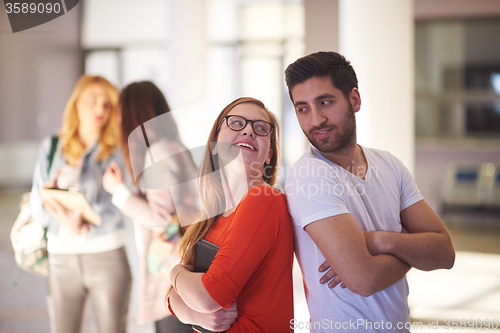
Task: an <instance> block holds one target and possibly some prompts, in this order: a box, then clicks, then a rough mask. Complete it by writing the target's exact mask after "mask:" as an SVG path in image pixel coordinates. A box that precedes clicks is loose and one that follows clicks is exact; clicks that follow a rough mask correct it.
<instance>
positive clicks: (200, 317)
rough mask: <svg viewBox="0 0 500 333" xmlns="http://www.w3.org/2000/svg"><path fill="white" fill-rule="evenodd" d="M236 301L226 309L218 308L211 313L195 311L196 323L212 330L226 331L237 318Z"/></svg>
mask: <svg viewBox="0 0 500 333" xmlns="http://www.w3.org/2000/svg"><path fill="white" fill-rule="evenodd" d="M236 307H237V304H236V302H234V303H233V305H231V307H230V308H228V309H220V310H219V311H216V312H212V313H199V312H197V314H196V315H197V318H196V322H197V325H199V326H201V327H203V328H205V329H207V330H209V331H214V332H221V331H227V330H228V329H230V328H231V325H232V324H233V323H234V322H235V321H236V318H238V310H237V309H236Z"/></svg>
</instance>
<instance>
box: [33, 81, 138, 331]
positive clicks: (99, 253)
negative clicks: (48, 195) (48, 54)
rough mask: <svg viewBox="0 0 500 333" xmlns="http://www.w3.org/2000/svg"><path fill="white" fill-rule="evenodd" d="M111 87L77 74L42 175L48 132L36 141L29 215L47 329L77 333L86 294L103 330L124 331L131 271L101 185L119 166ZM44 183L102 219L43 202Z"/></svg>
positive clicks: (118, 220) (115, 213)
mask: <svg viewBox="0 0 500 333" xmlns="http://www.w3.org/2000/svg"><path fill="white" fill-rule="evenodd" d="M117 104H118V93H117V91H116V89H115V88H114V87H113V86H112V85H111V84H110V83H109V82H108V81H107V80H106V79H104V78H102V77H100V76H88V75H84V76H82V77H81V78H80V79H79V81H78V82H77V84H76V86H75V88H74V90H73V93H72V94H71V97H70V99H69V101H68V104H67V106H66V109H65V110H64V114H63V124H62V128H61V131H60V133H59V141H58V145H57V150H56V153H55V156H54V159H53V162H52V168H51V171H50V174H49V175H47V174H46V171H47V163H48V160H47V158H48V155H49V150H50V146H51V138H50V137H49V138H46V139H45V140H44V141H43V142H42V144H41V147H40V150H39V154H38V158H37V162H36V166H35V172H34V175H33V188H32V191H31V197H30V205H31V211H32V216H33V219H34V220H35V221H37V222H39V223H41V224H42V226H43V227H47V228H48V231H47V250H48V253H49V276H48V287H47V303H48V310H49V316H50V324H51V331H52V332H57V333H59V332H64V333H79V332H80V330H81V326H82V319H83V313H84V308H85V303H86V300H87V298H90V300H91V301H92V308H93V310H94V315H95V318H96V323H97V329H98V331H99V332H101V333H125V332H126V327H127V311H128V304H129V298H130V287H131V274H130V268H129V263H128V260H127V255H126V253H125V230H124V223H123V220H122V215H121V213H120V211H119V209H117V208H116V207H115V206H114V205H113V204H112V203H111V195H109V194H108V193H107V192H106V191H105V190H104V188H103V187H102V176H103V174H104V172H105V170H106V168H107V166H108V165H109V164H110V163H111V162H112V161H116V163H117V165H121V164H122V162H121V154H120V153H119V149H118V148H117V144H118V140H119V136H118V130H117V126H116V122H115V116H116V113H115V109H116V106H117ZM43 187H49V188H53V187H58V188H61V189H68V188H74V189H78V190H79V191H81V192H82V193H83V194H84V195H85V198H86V199H87V201H88V202H89V203H90V205H91V206H92V208H93V210H94V211H95V212H96V213H97V214H98V215H99V216H100V218H101V221H102V224H101V225H93V224H90V223H88V221H86V220H85V219H83V218H82V212H81V210H77V211H69V210H67V209H65V208H64V207H63V206H62V205H61V204H59V203H58V202H57V201H55V200H53V199H46V200H45V201H43V202H42V199H41V197H40V194H39V191H38V190H39V189H40V188H43Z"/></svg>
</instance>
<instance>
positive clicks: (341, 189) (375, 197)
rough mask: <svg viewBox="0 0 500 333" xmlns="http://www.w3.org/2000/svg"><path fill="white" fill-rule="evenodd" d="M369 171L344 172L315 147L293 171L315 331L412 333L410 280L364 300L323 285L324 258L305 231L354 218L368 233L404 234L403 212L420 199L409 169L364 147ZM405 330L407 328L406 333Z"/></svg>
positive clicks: (292, 197)
mask: <svg viewBox="0 0 500 333" xmlns="http://www.w3.org/2000/svg"><path fill="white" fill-rule="evenodd" d="M361 148H362V150H363V152H364V154H365V157H366V160H367V163H368V170H367V172H366V176H365V180H362V179H361V178H359V177H357V176H356V174H357V173H358V171H361V170H353V169H350V170H349V171H352V172H353V173H354V174H353V173H351V172H349V171H347V170H345V169H343V168H341V167H340V166H338V165H337V164H335V163H333V162H331V161H329V160H328V159H326V158H325V157H324V156H323V155H322V154H321V153H320V152H319V151H318V150H317V149H316V148H315V147H313V146H310V147H309V149H308V150H307V151H306V152H305V154H304V155H303V156H302V157H301V158H300V159H299V161H297V163H295V165H294V166H293V167H292V168H291V169H290V170H289V172H288V175H287V179H286V183H285V194H286V197H287V201H288V209H289V211H290V215H291V216H292V221H293V224H294V233H295V251H296V255H297V259H298V262H299V264H300V267H301V269H302V274H303V277H304V283H305V291H306V298H307V304H308V307H309V312H310V314H311V323H309V324H308V325H310V326H309V327H310V329H311V332H331V331H332V330H338V331H342V332H380V331H383V332H409V330H408V322H409V308H408V301H407V298H408V284H407V281H406V277H403V278H402V279H401V280H399V281H398V282H396V283H395V284H394V285H392V286H390V287H389V288H387V289H385V290H382V291H379V292H376V293H374V294H373V295H371V296H370V297H363V296H361V295H358V294H355V293H353V292H351V291H350V290H348V289H341V288H340V284H339V285H337V286H336V287H335V288H333V289H330V288H328V286H327V285H326V284H324V285H323V284H320V283H319V279H320V278H321V276H322V275H323V274H324V273H320V272H319V271H318V267H319V266H320V265H321V264H322V263H323V262H324V261H325V258H324V257H323V255H322V253H321V252H320V250H319V249H318V247H317V246H316V244H315V243H314V242H313V240H312V239H311V237H309V234H308V233H307V232H306V231H305V230H304V228H305V226H306V225H308V224H309V223H312V222H315V221H317V220H320V219H324V218H327V217H331V216H335V215H340V214H345V213H350V214H351V215H352V216H353V217H354V218H355V219H356V221H357V222H358V223H359V225H360V226H361V229H362V230H364V231H376V230H385V231H395V232H400V231H401V219H400V212H401V211H402V210H404V209H406V208H407V207H409V206H411V205H413V204H415V203H416V202H418V201H420V200H422V199H423V198H422V195H421V194H420V192H419V191H418V189H417V186H416V184H415V182H414V181H413V179H412V177H411V174H410V173H409V171H408V169H407V168H406V167H405V166H404V165H403V164H402V163H401V161H400V160H398V159H397V158H396V157H394V156H393V155H391V154H390V153H388V152H385V151H381V150H376V149H370V148H364V147H361ZM405 325H406V328H405Z"/></svg>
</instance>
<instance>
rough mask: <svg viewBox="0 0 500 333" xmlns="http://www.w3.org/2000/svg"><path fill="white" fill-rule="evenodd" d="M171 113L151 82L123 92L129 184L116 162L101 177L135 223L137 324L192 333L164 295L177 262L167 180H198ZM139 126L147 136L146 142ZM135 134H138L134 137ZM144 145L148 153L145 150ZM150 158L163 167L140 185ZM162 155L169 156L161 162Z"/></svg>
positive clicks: (189, 195)
mask: <svg viewBox="0 0 500 333" xmlns="http://www.w3.org/2000/svg"><path fill="white" fill-rule="evenodd" d="M169 111H170V108H169V106H168V104H167V101H166V99H165V97H164V96H163V94H162V93H161V91H160V90H159V89H158V87H156V85H154V84H153V83H152V82H149V81H144V82H136V83H132V84H130V85H128V86H126V87H125V88H123V90H122V92H121V94H120V101H119V107H118V113H117V118H118V123H119V125H120V128H121V140H120V146H121V150H122V152H123V155H124V160H125V165H126V167H127V171H128V175H126V176H128V177H126V178H127V179H129V180H130V183H129V184H127V185H126V184H125V180H124V175H123V174H122V172H121V170H120V168H119V167H118V165H117V164H116V163H112V164H111V165H110V166H109V167H108V169H107V171H106V173H105V174H104V176H103V186H104V188H105V189H106V191H108V192H109V193H110V194H112V195H113V198H112V202H113V204H115V205H116V207H118V208H119V209H120V210H121V211H122V213H123V214H125V215H126V216H128V217H130V218H132V219H133V221H134V222H135V223H134V229H135V235H136V247H137V251H138V256H139V305H138V317H137V320H138V323H139V324H144V323H147V322H151V321H154V322H155V330H156V333H166V332H192V331H193V329H192V328H191V326H190V325H184V324H182V323H181V322H180V321H179V320H178V319H177V318H176V317H174V316H171V315H170V313H169V312H168V311H167V310H166V307H165V292H166V290H168V288H169V286H170V284H169V281H168V278H167V274H168V272H169V271H170V269H171V268H172V267H173V266H174V265H175V264H176V263H178V262H179V260H180V257H179V254H178V241H179V240H180V236H181V229H180V226H179V221H178V219H177V218H176V206H175V205H174V198H173V196H172V193H171V191H170V190H169V187H168V184H166V181H167V180H168V179H170V180H171V182H173V181H174V180H175V183H182V182H183V181H186V180H190V179H194V178H196V167H195V164H194V163H193V160H192V158H191V155H190V154H189V152H188V150H187V149H186V147H184V145H183V144H182V142H181V140H180V137H179V133H178V130H177V126H176V124H175V121H174V119H173V117H172V115H171V113H170V112H169ZM142 128H145V132H144V133H147V144H146V139H145V137H144V133H143V132H142ZM134 130H135V132H134ZM133 132H134V133H133ZM135 133H139V134H140V135H139V136H135ZM129 137H130V138H131V140H129ZM148 146H149V151H148V150H147V149H145V148H147V147H148ZM172 156H174V157H172ZM151 157H152V158H153V159H154V158H155V157H157V158H158V159H159V160H160V161H158V163H163V165H161V168H160V169H159V170H160V171H161V172H160V173H153V175H151V176H150V178H155V179H152V180H153V181H154V182H156V184H151V183H149V184H144V182H143V180H144V179H143V177H142V176H144V173H143V174H141V172H142V171H144V169H147V167H148V165H150V164H151V159H150V158H151ZM163 157H171V158H168V159H166V160H164V161H162V159H163ZM146 171H147V170H146ZM136 179H137V181H138V184H137V183H136ZM151 185H158V186H151ZM184 189H185V190H184V191H182V192H181V193H177V195H178V196H179V198H178V199H179V200H180V201H179V202H187V203H188V206H190V205H191V204H192V201H193V199H194V198H195V191H196V189H193V191H191V192H190V191H189V190H186V189H189V188H186V187H184ZM177 208H180V207H179V206H178V207H177ZM148 249H149V250H150V251H148ZM148 263H149V265H148Z"/></svg>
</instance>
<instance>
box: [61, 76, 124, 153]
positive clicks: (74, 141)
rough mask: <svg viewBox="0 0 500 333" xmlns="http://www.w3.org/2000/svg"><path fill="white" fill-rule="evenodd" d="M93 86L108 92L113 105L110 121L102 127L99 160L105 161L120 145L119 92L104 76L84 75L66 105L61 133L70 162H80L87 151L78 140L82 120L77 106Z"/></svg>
mask: <svg viewBox="0 0 500 333" xmlns="http://www.w3.org/2000/svg"><path fill="white" fill-rule="evenodd" d="M92 84H98V85H99V86H101V87H102V88H103V89H104V90H105V91H106V94H107V95H108V98H109V100H110V102H111V104H112V109H111V110H110V115H109V118H108V121H107V123H106V124H105V125H104V126H103V127H102V129H101V134H100V135H99V139H98V141H99V149H100V151H99V154H98V155H97V159H98V160H103V159H105V158H107V157H109V156H110V155H111V154H112V153H113V152H114V150H115V148H116V146H117V145H118V143H119V138H120V136H119V132H118V126H117V123H116V107H117V105H118V91H117V90H116V88H115V87H114V86H113V85H112V84H111V83H109V81H108V80H106V79H105V78H103V77H102V76H91V75H83V76H82V77H81V78H80V79H79V80H78V82H77V83H76V86H75V89H73V93H72V94H71V96H70V98H69V101H68V103H67V104H66V108H65V109H64V113H63V123H62V127H61V132H60V134H59V139H60V140H61V145H62V153H63V156H64V157H65V158H66V159H67V160H68V161H72V162H76V161H78V160H79V159H80V155H81V154H82V152H83V151H84V150H85V147H84V146H83V144H82V142H81V141H80V140H79V139H78V127H79V125H80V120H79V119H78V113H77V109H76V104H77V102H78V99H79V98H80V96H81V94H82V92H83V91H84V90H85V89H86V88H87V87H88V86H90V85H92Z"/></svg>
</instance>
